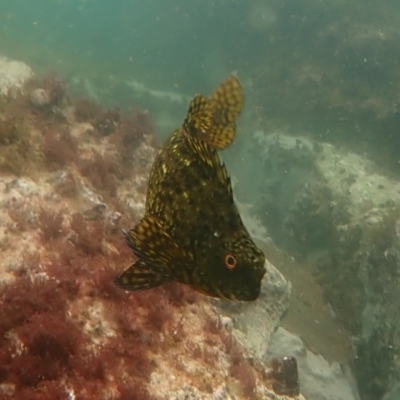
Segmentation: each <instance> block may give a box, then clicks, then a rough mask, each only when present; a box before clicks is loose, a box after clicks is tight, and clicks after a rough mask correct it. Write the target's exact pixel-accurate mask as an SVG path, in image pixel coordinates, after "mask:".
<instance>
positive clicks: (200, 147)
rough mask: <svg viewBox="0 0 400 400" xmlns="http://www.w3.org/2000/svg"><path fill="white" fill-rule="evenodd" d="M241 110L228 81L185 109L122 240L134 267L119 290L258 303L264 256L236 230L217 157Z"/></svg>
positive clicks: (234, 82) (237, 87) (238, 224)
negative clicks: (177, 287) (170, 289)
mask: <svg viewBox="0 0 400 400" xmlns="http://www.w3.org/2000/svg"><path fill="white" fill-rule="evenodd" d="M243 103H244V96H243V90H242V86H241V84H240V81H239V80H238V78H236V77H234V76H231V77H230V78H228V79H227V80H226V81H225V82H224V83H222V84H221V85H220V86H219V87H217V89H216V91H215V92H214V93H213V94H212V96H211V97H209V98H207V97H205V96H202V95H197V96H195V97H194V99H193V100H192V101H191V103H190V105H189V111H188V114H187V117H186V119H185V121H184V123H183V125H182V127H181V128H179V129H178V130H177V131H176V132H175V133H174V134H173V135H172V136H171V137H170V138H169V139H168V140H167V141H166V143H165V144H164V145H163V147H162V148H161V150H160V152H159V153H158V155H157V157H156V159H155V161H154V164H153V167H152V170H151V173H150V179H149V185H148V190H147V198H146V211H145V216H144V218H143V219H142V220H141V221H140V222H139V224H138V225H136V226H135V227H134V228H133V229H131V230H130V231H129V232H125V235H126V239H127V241H128V244H129V246H131V248H132V249H133V251H134V253H135V255H136V256H137V258H138V261H136V262H135V263H134V264H133V265H132V266H131V267H129V268H128V269H127V270H126V271H125V272H123V273H122V274H121V275H120V276H119V277H118V278H117V279H116V281H115V282H116V284H117V285H118V286H120V287H122V288H123V289H126V290H134V291H136V290H145V289H151V288H154V287H157V286H160V285H162V284H164V283H166V282H169V281H178V282H181V283H184V284H187V285H189V286H191V287H192V288H193V289H195V290H197V291H199V292H201V293H204V294H207V295H209V296H213V297H219V298H228V299H232V300H246V301H250V300H255V299H256V298H257V297H258V295H259V293H260V286H261V279H262V277H263V276H264V274H265V267H264V262H265V256H264V254H263V253H262V251H261V250H260V249H259V248H258V247H257V246H256V245H255V243H254V242H253V240H252V239H251V237H250V235H249V233H248V232H247V230H246V228H245V227H244V225H243V223H242V220H241V218H240V215H239V212H238V210H237V208H236V205H235V203H234V200H233V194H232V186H231V181H230V178H229V176H228V173H227V170H226V167H225V165H224V164H223V163H221V161H220V158H219V156H218V153H217V151H216V149H224V148H226V147H227V146H228V145H230V144H231V143H232V141H233V140H234V137H235V135H236V123H235V121H236V118H237V117H238V116H239V114H240V112H241V110H242V108H243Z"/></svg>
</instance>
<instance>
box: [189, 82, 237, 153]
mask: <svg viewBox="0 0 400 400" xmlns="http://www.w3.org/2000/svg"><path fill="white" fill-rule="evenodd" d="M243 104H244V94H243V88H242V85H241V83H240V81H239V79H238V78H237V77H236V76H233V75H232V76H230V77H229V78H228V79H227V80H226V81H225V82H223V83H222V84H221V85H219V86H218V87H217V89H216V90H215V92H214V93H213V94H212V95H211V97H209V98H207V97H205V96H203V95H196V96H195V97H194V99H193V100H192V101H191V102H190V105H189V111H188V114H187V117H186V120H185V124H184V126H185V127H186V128H187V130H188V131H189V133H190V134H193V135H195V136H197V137H198V138H200V139H201V140H203V141H204V142H206V143H208V144H209V145H210V146H211V147H213V148H215V149H218V150H220V149H224V148H226V147H228V146H229V145H230V144H231V143H232V142H233V140H234V139H235V136H236V123H235V121H236V119H237V117H238V116H239V114H240V113H241V111H242V108H243Z"/></svg>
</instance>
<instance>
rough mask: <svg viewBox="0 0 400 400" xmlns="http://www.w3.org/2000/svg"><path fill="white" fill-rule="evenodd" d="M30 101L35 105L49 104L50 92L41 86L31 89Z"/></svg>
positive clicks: (43, 105) (44, 105)
mask: <svg viewBox="0 0 400 400" xmlns="http://www.w3.org/2000/svg"><path fill="white" fill-rule="evenodd" d="M30 100H31V103H32V104H33V105H34V106H36V107H46V106H48V105H49V104H50V102H51V99H50V94H49V93H48V92H47V91H46V90H45V89H42V88H37V89H35V90H33V91H32V93H31V97H30Z"/></svg>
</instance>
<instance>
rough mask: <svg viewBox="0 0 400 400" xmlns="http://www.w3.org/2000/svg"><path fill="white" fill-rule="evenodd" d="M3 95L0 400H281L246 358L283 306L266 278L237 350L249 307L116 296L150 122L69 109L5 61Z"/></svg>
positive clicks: (258, 363) (62, 88)
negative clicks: (266, 291) (253, 324)
mask: <svg viewBox="0 0 400 400" xmlns="http://www.w3.org/2000/svg"><path fill="white" fill-rule="evenodd" d="M0 92H1V96H2V97H1V104H0V171H1V174H0V204H1V207H0V220H1V224H0V251H1V259H0V276H1V283H2V284H1V287H0V292H1V293H0V315H1V319H0V399H1V400H3V399H4V400H11V399H13V400H34V399H37V400H39V399H40V400H46V399H49V400H50V399H51V400H55V399H77V400H81V399H82V400H83V399H87V400H92V399H96V400H98V399H104V400H106V399H109V400H113V399H120V400H122V399H130V400H132V399H140V400H145V399H160V400H161V399H176V400H178V399H205V400H206V399H280V400H286V399H288V397H286V396H285V395H279V394H276V393H275V392H278V393H279V392H281V393H282V390H279V387H280V386H279V385H278V386H277V380H278V378H279V377H278V376H277V374H276V370H274V368H275V367H276V365H277V364H276V362H277V361H274V362H272V364H271V365H270V366H268V364H266V363H263V362H262V357H261V356H260V357H258V358H257V357H256V356H254V354H256V353H257V351H258V352H259V355H260V354H261V353H262V354H261V355H262V356H265V354H264V353H265V351H266V347H267V344H268V342H269V339H270V335H271V333H272V332H273V330H274V329H275V327H276V326H277V325H278V322H279V318H280V316H281V315H282V313H283V312H284V310H285V308H286V306H287V303H288V298H289V295H290V284H289V283H288V282H287V281H285V280H284V278H283V277H282V276H281V275H280V274H279V273H278V272H277V271H276V270H275V269H274V268H273V267H272V266H269V271H270V276H272V277H274V279H275V281H274V280H272V281H274V282H276V284H275V295H273V296H271V298H269V299H268V303H266V301H267V300H266V298H265V296H264V297H263V296H262V298H261V299H260V301H259V303H257V304H256V305H255V308H254V309H255V310H258V309H259V310H260V312H261V313H267V315H268V318H266V319H265V322H262V323H261V325H260V324H259V325H258V326H257V329H259V330H260V332H257V331H256V332H253V333H252V332H251V329H249V332H248V337H249V338H251V337H252V335H253V336H254V337H255V338H256V339H254V341H253V342H252V343H253V346H251V345H249V346H247V347H248V348H247V349H246V348H245V347H244V345H246V344H247V343H248V339H246V334H240V332H239V331H237V329H236V328H235V327H234V323H233V322H232V321H233V319H235V318H236V320H238V321H242V327H243V326H244V324H245V319H242V320H241V318H242V315H246V312H247V311H246V308H245V309H240V310H239V311H240V313H239V312H238V310H233V311H232V310H229V308H230V307H229V305H228V306H226V307H225V308H226V311H225V312H222V314H221V311H218V312H217V308H216V307H217V305H218V302H212V301H210V300H209V299H208V298H205V297H203V296H201V295H198V294H196V293H194V292H193V291H191V290H189V289H186V288H185V287H183V286H181V285H174V284H171V285H166V286H165V287H162V288H159V289H155V290H151V291H147V292H143V293H137V294H132V293H127V292H124V291H122V290H120V289H119V288H117V287H116V286H114V284H113V277H115V276H116V275H117V274H118V273H120V272H121V271H122V270H124V268H126V267H127V266H128V265H129V264H130V263H132V261H133V254H132V253H131V251H130V250H129V248H128V246H127V245H126V244H125V243H124V240H123V235H122V232H121V230H122V228H129V227H131V226H133V225H134V224H135V223H136V222H137V221H138V218H140V217H141V215H142V213H143V205H144V196H145V190H146V182H147V175H148V172H149V168H150V166H151V163H152V160H153V158H154V155H155V151H156V149H157V147H158V143H157V140H156V138H155V136H154V133H153V127H152V121H151V120H150V118H149V116H148V115H147V114H146V113H145V112H142V111H140V110H130V111H129V112H127V113H122V112H121V111H120V110H119V109H117V108H114V109H103V108H102V107H101V106H99V105H98V104H95V103H93V102H91V101H88V100H86V99H82V98H74V97H72V96H70V95H69V93H68V90H67V88H66V85H65V83H64V81H63V80H62V78H60V77H58V76H56V75H53V74H51V75H48V76H45V77H41V78H38V77H35V76H34V74H33V72H32V71H31V69H30V68H29V67H28V66H26V65H24V64H22V63H14V62H12V61H11V60H8V59H6V58H0ZM272 281H271V282H272ZM271 282H269V283H268V285H269V287H272V288H273V284H272V283H271ZM277 288H278V289H279V290H278V289H277ZM272 293H273V290H272ZM273 299H275V300H273ZM277 299H278V300H277ZM274 301H275V303H274ZM265 304H268V305H269V306H268V307H269V308H268V307H267V306H266V305H265ZM257 307H258V308H257ZM219 310H221V309H220V308H219ZM235 312H236V314H235ZM252 312H253V311H251V310H250V312H249V319H250V321H252V320H254V321H256V320H257V318H258V319H259V317H258V316H257V315H258V314H257V315H256V314H254V315H253V314H252ZM229 313H231V314H229ZM229 315H231V317H232V318H231V317H230V316H229ZM234 315H236V317H235V316H234ZM264 325H265V326H264ZM243 330H244V331H246V329H243ZM257 340H259V342H257ZM257 344H258V347H257ZM256 355H257V354H256ZM274 363H275V364H274ZM274 366H275V367H274ZM278 383H279V382H278ZM277 388H278V390H277ZM291 398H296V399H302V398H303V397H302V396H301V395H299V396H292V397H291Z"/></svg>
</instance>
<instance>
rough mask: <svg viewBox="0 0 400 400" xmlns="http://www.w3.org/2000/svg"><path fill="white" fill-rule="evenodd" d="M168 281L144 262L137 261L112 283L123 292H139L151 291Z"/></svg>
mask: <svg viewBox="0 0 400 400" xmlns="http://www.w3.org/2000/svg"><path fill="white" fill-rule="evenodd" d="M168 281H169V279H168V278H166V277H165V276H162V275H160V274H158V273H157V272H155V271H154V270H153V269H152V267H149V266H148V265H146V263H145V262H144V261H141V260H138V261H136V262H135V264H133V265H131V266H130V267H129V268H128V269H127V270H125V271H124V272H123V273H122V274H121V275H120V276H119V277H117V278H116V279H115V280H114V283H115V284H116V285H117V286H119V287H120V288H122V289H125V290H131V291H140V290H148V289H153V288H155V287H157V286H161V285H163V284H164V283H166V282H168Z"/></svg>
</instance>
